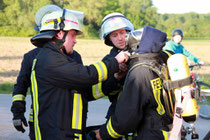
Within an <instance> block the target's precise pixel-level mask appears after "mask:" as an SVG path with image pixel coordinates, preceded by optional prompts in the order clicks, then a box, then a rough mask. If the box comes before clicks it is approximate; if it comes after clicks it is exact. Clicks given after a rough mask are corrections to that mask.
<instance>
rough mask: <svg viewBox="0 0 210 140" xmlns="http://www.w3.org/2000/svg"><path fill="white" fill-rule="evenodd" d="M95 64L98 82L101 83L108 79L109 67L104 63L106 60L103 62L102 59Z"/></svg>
mask: <svg viewBox="0 0 210 140" xmlns="http://www.w3.org/2000/svg"><path fill="white" fill-rule="evenodd" d="M93 65H94V66H95V67H96V69H97V71H98V82H99V83H100V82H102V81H104V80H106V79H107V74H108V72H107V67H106V65H105V64H104V62H102V61H101V62H97V63H95V64H93Z"/></svg>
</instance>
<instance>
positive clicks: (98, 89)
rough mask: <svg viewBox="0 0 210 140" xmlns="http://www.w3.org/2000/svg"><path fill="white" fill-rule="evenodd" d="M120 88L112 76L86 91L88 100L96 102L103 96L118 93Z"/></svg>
mask: <svg viewBox="0 0 210 140" xmlns="http://www.w3.org/2000/svg"><path fill="white" fill-rule="evenodd" d="M120 88H121V86H120V84H119V81H118V80H117V79H115V78H114V76H111V77H109V78H108V79H107V80H106V81H103V82H100V83H98V84H95V85H93V86H92V87H91V88H89V89H88V92H87V93H89V94H88V100H89V101H91V100H97V99H99V98H102V97H104V96H109V95H112V94H113V95H114V94H115V91H118V90H119V89H120Z"/></svg>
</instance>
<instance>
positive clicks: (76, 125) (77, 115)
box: [72, 93, 83, 130]
mask: <svg viewBox="0 0 210 140" xmlns="http://www.w3.org/2000/svg"><path fill="white" fill-rule="evenodd" d="M82 106H83V105H82V97H81V94H79V93H74V99H73V116H72V128H73V129H79V130H81V129H82V109H83V108H82Z"/></svg>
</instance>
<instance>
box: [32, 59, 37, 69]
mask: <svg viewBox="0 0 210 140" xmlns="http://www.w3.org/2000/svg"><path fill="white" fill-rule="evenodd" d="M36 62H37V59H34V60H33V65H32V68H31V71H33V70H34V68H35V65H36Z"/></svg>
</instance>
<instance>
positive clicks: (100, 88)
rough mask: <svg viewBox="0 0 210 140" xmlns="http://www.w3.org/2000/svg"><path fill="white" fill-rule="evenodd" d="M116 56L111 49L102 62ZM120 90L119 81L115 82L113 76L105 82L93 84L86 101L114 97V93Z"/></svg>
mask: <svg viewBox="0 0 210 140" xmlns="http://www.w3.org/2000/svg"><path fill="white" fill-rule="evenodd" d="M116 55H117V52H116V51H114V50H113V49H112V50H111V51H110V54H108V55H106V56H105V57H104V58H103V59H102V61H110V60H111V59H113V58H114V56H116ZM119 89H121V85H120V81H119V80H117V79H116V78H115V77H114V74H113V75H111V76H110V77H108V78H107V80H105V81H103V82H101V83H98V84H95V85H93V86H92V87H91V89H90V90H89V92H88V93H91V94H90V95H88V100H89V101H91V100H97V99H99V98H102V97H104V96H108V97H109V98H110V97H112V96H115V95H116V93H118V92H116V91H119Z"/></svg>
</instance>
